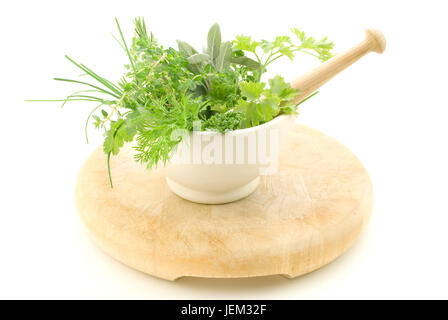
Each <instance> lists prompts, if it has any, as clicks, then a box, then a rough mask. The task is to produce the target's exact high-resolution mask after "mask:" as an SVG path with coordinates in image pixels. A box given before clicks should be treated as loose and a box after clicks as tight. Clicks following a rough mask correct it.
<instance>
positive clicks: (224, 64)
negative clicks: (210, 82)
mask: <svg viewBox="0 0 448 320" xmlns="http://www.w3.org/2000/svg"><path fill="white" fill-rule="evenodd" d="M231 59H232V43H231V42H230V41H227V42H223V43H222V44H221V47H220V49H219V55H218V58H217V59H216V71H218V72H219V71H222V70H224V69H226V68H228V67H229V65H230V61H231Z"/></svg>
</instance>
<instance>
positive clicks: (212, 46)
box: [207, 23, 221, 62]
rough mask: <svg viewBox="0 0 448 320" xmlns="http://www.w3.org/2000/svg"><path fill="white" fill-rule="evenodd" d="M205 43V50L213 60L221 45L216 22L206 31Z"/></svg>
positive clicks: (216, 56)
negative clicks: (206, 47) (206, 46)
mask: <svg viewBox="0 0 448 320" xmlns="http://www.w3.org/2000/svg"><path fill="white" fill-rule="evenodd" d="M207 45H208V49H207V52H208V54H209V55H210V58H211V60H212V61H213V62H215V61H216V59H217V58H218V55H219V49H220V47H221V29H220V28H219V25H218V24H217V23H215V24H214V25H213V26H212V27H211V28H210V31H209V32H208V36H207Z"/></svg>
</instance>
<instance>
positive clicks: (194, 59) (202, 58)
mask: <svg viewBox="0 0 448 320" xmlns="http://www.w3.org/2000/svg"><path fill="white" fill-rule="evenodd" d="M187 61H188V63H190V64H203V63H208V62H210V56H209V55H208V54H206V53H196V54H193V55H192V56H190V57H188V59H187Z"/></svg>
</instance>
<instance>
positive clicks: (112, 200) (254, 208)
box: [75, 125, 373, 280]
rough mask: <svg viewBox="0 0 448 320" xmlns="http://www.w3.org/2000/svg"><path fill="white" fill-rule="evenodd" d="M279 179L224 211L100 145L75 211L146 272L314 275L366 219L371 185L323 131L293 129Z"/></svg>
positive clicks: (105, 245) (82, 179) (115, 253)
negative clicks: (193, 198) (194, 200)
mask: <svg viewBox="0 0 448 320" xmlns="http://www.w3.org/2000/svg"><path fill="white" fill-rule="evenodd" d="M285 150H286V152H284V153H283V154H282V156H281V160H280V167H279V171H278V173H277V174H275V175H272V176H264V177H262V179H261V182H260V186H259V187H258V189H257V190H256V191H255V192H254V193H253V194H251V195H250V196H248V197H247V198H245V199H243V200H240V201H236V202H233V203H228V204H222V205H204V204H197V203H192V202H189V201H187V200H183V199H181V198H180V197H178V196H177V195H175V194H174V193H172V192H171V191H170V190H169V189H168V187H167V185H166V182H165V176H164V174H163V170H161V169H160V170H159V169H158V170H151V171H149V170H146V169H145V168H144V166H142V165H139V164H137V163H136V162H134V161H133V158H132V149H131V148H130V147H125V148H124V150H123V151H122V152H120V154H119V155H118V156H115V157H112V158H111V172H112V177H113V181H114V188H113V189H111V188H110V186H109V181H108V175H107V169H106V157H105V155H104V154H103V152H102V150H101V148H98V149H97V150H96V151H94V152H93V154H92V155H91V156H90V157H89V158H88V159H87V161H86V162H85V164H84V165H83V167H82V169H81V171H80V173H79V177H78V181H77V185H76V192H75V198H76V205H77V208H78V211H79V213H80V215H81V217H82V220H83V222H84V224H85V225H86V226H87V229H88V230H89V231H90V233H91V235H92V236H93V238H94V239H95V241H96V242H97V243H98V245H99V246H100V247H101V248H102V249H103V250H105V251H106V252H107V253H108V254H110V255H111V256H112V257H114V258H115V259H117V260H119V261H121V262H123V263H125V264H127V265H129V266H131V267H133V268H135V269H137V270H140V271H143V272H146V273H148V274H150V275H153V276H156V277H160V278H164V279H169V280H175V279H177V278H179V277H183V276H195V277H213V278H218V277H219V278H234V277H254V276H264V275H274V274H281V275H286V276H288V277H296V276H299V275H302V274H305V273H307V272H310V271H313V270H315V269H317V268H319V267H321V266H323V265H325V264H327V263H329V262H330V261H332V260H333V259H335V258H336V257H338V256H339V255H341V254H342V253H343V252H344V251H345V250H347V249H348V248H349V247H350V246H351V245H352V244H353V243H354V242H355V240H356V239H357V237H358V235H359V234H360V232H361V230H362V229H363V227H364V226H365V225H366V223H367V222H368V219H369V216H370V213H371V210H372V204H373V203H372V202H373V193H372V185H371V182H370V179H369V176H368V174H367V172H366V170H365V169H364V167H363V166H362V164H361V162H360V161H359V160H358V159H357V158H356V157H355V156H354V155H353V153H351V152H350V150H348V149H347V148H346V147H345V146H343V145H341V144H340V143H338V142H337V141H335V140H334V139H333V138H330V137H328V136H326V135H325V134H323V133H321V132H319V131H317V130H314V129H311V128H308V127H305V126H302V125H295V127H294V128H293V129H292V131H291V135H290V138H289V141H288V146H287V148H286V149H285Z"/></svg>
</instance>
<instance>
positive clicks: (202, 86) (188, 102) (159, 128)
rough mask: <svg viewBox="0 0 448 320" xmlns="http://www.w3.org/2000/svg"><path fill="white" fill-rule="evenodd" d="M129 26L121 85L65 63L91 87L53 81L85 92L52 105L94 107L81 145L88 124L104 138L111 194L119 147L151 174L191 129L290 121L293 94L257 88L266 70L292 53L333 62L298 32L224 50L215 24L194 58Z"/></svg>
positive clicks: (184, 46)
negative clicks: (130, 145) (127, 146)
mask: <svg viewBox="0 0 448 320" xmlns="http://www.w3.org/2000/svg"><path fill="white" fill-rule="evenodd" d="M115 20H116V19H115ZM134 23H135V35H134V37H133V39H132V43H131V44H130V46H128V44H127V43H126V41H125V39H124V36H123V32H122V30H121V28H120V25H119V23H118V21H117V20H116V24H117V28H118V32H119V35H120V40H119V42H120V45H121V46H122V48H123V49H124V51H125V52H126V54H127V56H128V58H129V65H126V68H127V73H126V74H125V75H124V76H123V77H122V79H121V80H120V81H119V82H117V83H114V82H112V81H109V80H107V79H105V78H103V77H101V76H99V75H98V74H97V73H95V72H94V71H92V70H91V69H90V68H88V67H86V66H85V65H83V64H79V63H77V62H75V61H74V60H73V59H71V58H69V57H68V56H66V58H67V59H68V60H69V61H70V62H72V63H73V64H74V65H75V66H76V67H77V68H79V69H81V70H82V71H83V72H84V73H85V74H86V75H88V76H90V77H91V79H92V80H94V82H93V83H90V82H84V81H79V80H72V79H65V78H56V79H55V80H58V81H65V82H71V83H76V84H80V85H83V86H84V90H79V91H76V92H74V93H73V94H71V95H69V96H68V97H67V98H66V99H61V100H51V101H62V102H63V105H64V104H65V103H66V102H68V101H89V102H96V103H97V105H96V106H95V108H94V109H93V110H92V112H91V113H90V114H89V116H88V118H87V122H86V128H85V131H86V139H87V141H88V138H87V124H88V123H89V122H90V120H91V119H93V121H94V125H95V127H96V128H99V129H103V130H104V136H105V139H104V145H103V149H104V152H105V153H106V154H107V166H108V172H109V179H110V184H111V186H112V179H111V174H110V167H109V160H110V157H111V155H116V154H118V153H119V151H120V148H121V147H122V146H123V145H124V143H125V142H130V141H133V140H135V141H136V145H135V149H136V151H137V153H136V156H135V158H136V160H137V161H139V162H142V163H145V164H147V166H148V168H152V167H154V166H156V165H157V164H158V163H159V162H160V161H162V162H164V163H165V162H166V161H167V160H169V158H170V156H171V154H172V152H173V151H174V150H175V148H176V146H177V145H178V144H179V142H181V141H182V139H183V137H182V136H181V137H176V138H175V139H173V138H172V136H173V132H174V131H175V130H178V129H184V130H186V131H187V132H190V131H192V130H193V122H195V121H199V123H201V128H202V130H215V131H219V132H221V133H225V132H227V131H229V130H236V129H240V128H248V127H252V126H257V125H259V124H262V123H265V122H267V121H270V120H272V119H273V118H275V117H276V116H278V115H280V114H292V113H296V112H297V106H296V105H294V104H293V103H292V100H293V99H294V97H295V96H296V95H297V94H298V91H297V90H296V89H293V88H291V86H290V85H289V84H288V83H286V82H285V81H284V79H283V78H282V77H281V76H275V77H274V78H272V79H269V80H268V84H266V83H265V82H262V81H261V79H262V75H263V74H264V73H265V72H266V70H267V67H268V66H269V65H271V63H272V62H274V61H276V60H277V59H279V58H281V57H284V56H286V57H288V58H289V59H291V60H293V58H294V55H295V53H296V52H303V53H307V54H310V55H313V56H315V57H317V58H318V59H320V60H321V61H325V60H327V59H329V58H331V56H332V53H331V50H332V48H333V43H332V42H330V41H328V40H327V39H326V38H324V39H322V40H320V41H317V40H315V39H314V38H312V37H307V36H306V35H305V33H304V32H302V31H299V30H298V29H292V30H291V31H292V32H293V34H294V36H295V38H294V40H293V39H291V38H290V37H288V36H279V37H276V38H275V39H274V40H273V41H267V40H261V41H255V40H252V38H251V37H248V36H243V35H240V36H237V37H236V40H234V41H224V42H223V41H222V39H221V31H220V28H219V25H218V24H215V25H213V26H212V27H211V29H210V31H209V33H208V37H207V48H206V49H205V50H204V52H202V53H200V52H198V51H197V50H195V49H194V48H193V47H192V46H190V45H189V44H188V43H186V42H184V41H178V50H176V49H174V48H164V47H163V46H162V45H160V44H159V43H158V42H157V40H156V39H155V37H154V35H153V34H152V33H148V31H147V28H146V25H145V21H144V20H143V19H140V18H138V19H136V20H135V21H134ZM47 101H48V100H47Z"/></svg>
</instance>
